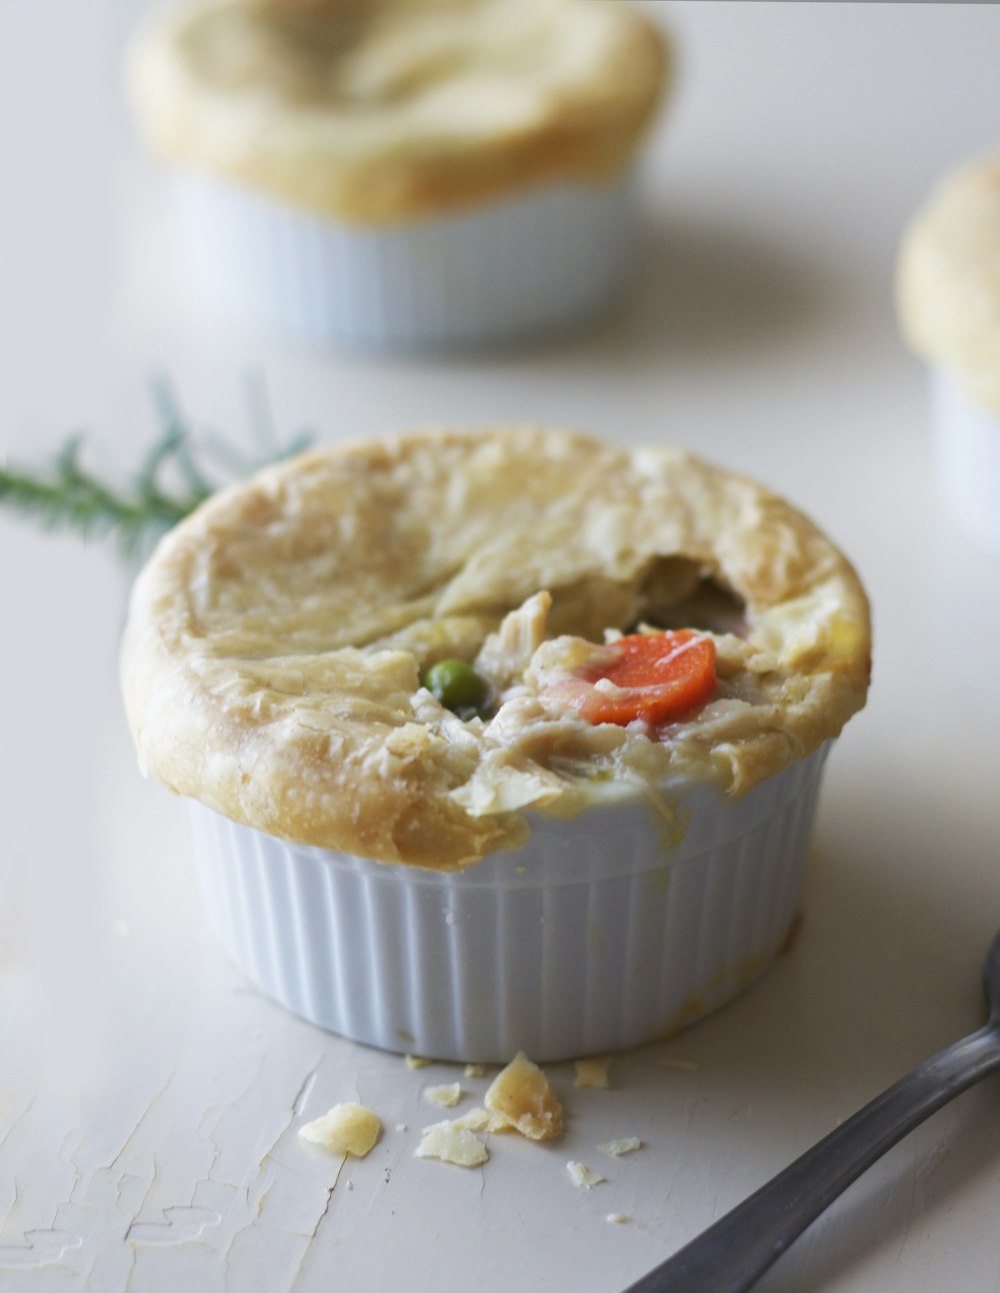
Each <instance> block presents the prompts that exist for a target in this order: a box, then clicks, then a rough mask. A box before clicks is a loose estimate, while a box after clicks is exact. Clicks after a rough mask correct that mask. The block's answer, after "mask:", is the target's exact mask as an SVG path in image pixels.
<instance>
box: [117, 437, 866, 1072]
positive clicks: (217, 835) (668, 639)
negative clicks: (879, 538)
mask: <svg viewBox="0 0 1000 1293" xmlns="http://www.w3.org/2000/svg"><path fill="white" fill-rule="evenodd" d="M122 670H123V683H124V691H125V699H126V706H127V710H128V715H129V720H130V724H131V727H132V731H133V734H134V736H135V740H136V744H137V747H138V750H139V755H140V759H141V762H142V764H143V765H144V767H145V768H147V769H148V770H149V771H150V772H151V773H153V774H154V775H155V776H157V777H158V778H159V779H161V780H162V781H164V782H165V783H166V784H167V785H168V786H170V787H171V788H172V789H174V790H176V791H178V792H180V793H182V794H184V795H187V796H189V797H191V798H192V799H193V800H195V801H197V803H198V805H200V806H201V807H200V808H199V810H198V813H197V817H198V822H199V824H198V827H197V830H198V837H199V839H200V840H201V846H200V847H201V851H202V854H203V860H204V862H205V866H206V870H207V880H206V884H207V889H208V895H209V906H210V911H211V912H212V913H213V916H212V918H213V923H214V924H215V927H216V930H217V932H220V934H221V936H222V938H223V941H224V942H225V943H226V945H227V946H228V947H229V948H230V950H231V951H232V952H233V954H234V956H235V957H236V959H237V961H238V962H239V963H240V964H241V965H242V966H243V967H244V969H246V970H247V972H248V973H250V974H251V977H254V978H256V979H257V980H258V981H259V982H262V983H263V984H264V986H265V987H266V990H268V991H269V992H271V993H272V995H275V996H277V997H278V998H279V999H281V1000H283V1001H285V1002H286V1004H289V1005H291V1006H292V1008H293V1009H296V1010H298V1011H299V1012H300V1013H303V1014H306V1015H307V1016H308V1017H310V1018H313V1019H316V1020H317V1021H318V1022H321V1023H324V1024H325V1026H327V1027H331V1028H334V1029H335V1030H336V1031H338V1032H343V1033H346V1035H348V1036H353V1037H357V1038H359V1039H360V1040H366V1041H373V1042H374V1043H375V1044H378V1045H383V1046H389V1047H395V1048H398V1049H405V1050H408V1051H413V1050H416V1051H419V1052H421V1053H426V1054H433V1055H436V1056H438V1057H440V1058H463V1059H479V1060H482V1059H497V1058H503V1057H504V1056H505V1055H506V1058H509V1056H510V1054H513V1053H515V1051H516V1050H519V1049H524V1050H526V1051H527V1052H528V1053H529V1054H532V1055H533V1056H536V1057H538V1058H542V1059H551V1058H558V1057H562V1056H566V1055H571V1054H577V1055H579V1054H586V1053H588V1052H594V1051H603V1050H607V1049H611V1048H614V1047H616V1046H624V1045H632V1044H635V1043H637V1042H639V1041H644V1040H651V1039H652V1038H653V1037H656V1036H660V1035H663V1034H664V1033H665V1032H667V1031H669V1030H670V1029H671V1028H674V1027H677V1026H679V1024H681V1023H683V1022H686V1021H687V1020H688V1019H690V1018H692V1017H697V1015H698V1014H700V1013H703V1012H704V1010H705V1009H710V1008H711V1007H712V1006H713V1005H714V1004H718V1002H719V1001H720V1000H724V999H726V997H727V996H730V995H732V993H733V992H734V991H736V990H738V988H739V987H740V986H742V985H743V984H744V983H745V982H746V981H748V979H749V978H751V977H752V976H753V975H754V974H755V973H756V972H757V971H758V970H759V969H760V968H761V967H762V965H763V964H764V963H765V962H766V960H767V959H768V958H769V957H770V956H771V955H772V954H773V952H774V951H775V950H776V948H777V946H778V945H779V944H780V941H781V939H782V938H783V937H784V935H785V933H786V931H787V927H788V924H789V922H790V920H791V918H792V915H793V914H794V908H795V903H796V901H797V894H798V884H799V879H800V875H801V869H802V863H803V860H804V856H805V849H806V845H807V841H808V836H809V829H810V824H811V817H812V808H813V805H814V802H815V795H816V792H817V789H818V784H819V773H820V769H821V767H822V763H823V759H824V757H825V755H826V752H827V749H828V745H829V742H830V741H831V739H832V738H833V737H835V736H836V735H837V733H838V732H839V731H840V729H841V727H842V725H843V724H844V722H846V720H847V719H848V718H849V717H850V716H851V714H853V713H854V712H855V711H856V710H858V709H859V708H860V707H861V706H862V704H863V703H864V699H865V694H866V689H867V684H868V674H869V627H868V609H867V602H866V599H865V595H864V592H863V590H862V588H861V586H860V584H859V582H858V579H857V577H856V575H855V574H854V572H853V570H852V569H851V567H850V565H849V564H848V562H847V561H846V559H845V558H844V557H843V556H842V555H841V554H840V553H839V552H838V551H837V549H836V548H834V547H833V545H832V544H831V543H830V542H829V541H828V540H827V539H826V538H825V537H824V536H823V535H822V534H821V533H820V532H819V531H818V530H817V529H816V528H815V527H814V526H813V525H812V523H811V522H809V521H808V520H807V519H806V518H805V517H804V516H802V514H801V513H799V512H797V511H796V510H795V509H793V508H792V507H790V506H789V505H788V504H786V503H784V502H783V501H781V500H780V499H778V498H777V497H775V496H774V495H772V494H770V493H769V492H767V491H766V490H764V489H762V488H761V487H760V486H758V485H756V484H754V483H752V482H750V481H747V480H744V479H741V478H738V477H735V476H732V475H729V474H727V473H725V472H722V471H720V470H718V469H716V468H714V467H711V466H709V465H707V464H705V463H703V462H701V461H699V460H698V459H695V458H693V457H691V456H690V455H688V454H685V453H682V452H680V451H677V450H672V449H665V448H645V449H637V450H635V451H632V452H628V451H624V450H620V449H615V448H611V447H609V446H606V445H603V444H601V443H600V442H598V441H595V440H592V439H589V438H586V437H584V436H580V435H577V434H572V433H569V432H564V431H552V430H543V429H538V428H530V427H509V428H500V429H497V430H494V431H486V432H481V433H462V432H457V431H456V432H453V431H442V432H426V433H416V434H411V435H407V436H402V437H399V438H396V439H389V440H384V441H381V442H374V443H372V442H369V443H366V444H360V445H354V446H349V447H346V448H345V447H341V448H336V449H328V450H322V451H319V452H314V453H310V454H306V455H303V456H302V457H299V458H297V459H295V460H293V461H291V462H289V463H286V464H282V465H280V466H277V467H273V468H269V469H268V470H266V471H264V472H262V473H260V474H258V475H257V476H256V477H254V478H253V479H252V480H250V481H248V482H246V483H245V484H242V485H238V486H235V487H233V488H231V489H229V490H226V491H224V492H223V493H221V494H219V495H217V496H216V497H215V498H214V499H212V500H210V501H209V502H208V503H207V504H205V505H204V506H203V507H202V508H201V509H200V510H199V511H198V512H197V513H195V514H194V515H193V516H192V517H190V518H189V519H188V520H187V521H185V522H183V523H182V524H181V525H180V526H178V527H177V528H176V529H175V530H174V531H173V532H172V533H171V534H170V535H168V536H167V537H166V538H165V539H164V540H163V541H162V543H161V544H160V546H159V548H158V549H157V551H156V553H155V554H154V556H153V558H152V559H151V561H150V562H149V563H148V565H147V567H146V568H145V570H144V571H143V572H142V574H141V575H140V577H139V579H138V580H137V582H136V586H135V589H134V593H133V598H132V604H131V609H130V616H129V623H128V627H127V630H126V635H125V641H124V646H123V658H122ZM470 678H474V679H476V680H478V686H477V687H476V688H474V689H473V690H472V692H470V691H469V690H467V689H466V687H465V684H466V683H467V682H468V681H469V679H470ZM456 679H457V680H458V683H459V686H458V687H457V689H456V687H455V685H454V684H455V681H456ZM207 810H210V811H207ZM276 913H277V915H276ZM695 913H697V914H695ZM713 913H714V914H713ZM722 930H726V931H728V933H727V935H726V936H723V935H722V934H721V931H722ZM513 961H516V962H517V967H516V968H515V967H514V965H513V964H512V962H513ZM276 965H280V966H281V967H282V968H281V969H280V971H279V972H276V971H275V968H274V967H275V966H276ZM267 966H270V967H271V968H270V970H268V969H267V968H266V967H267ZM582 970H585V972H583V973H582ZM692 975H693V976H694V977H692ZM699 976H700V977H699ZM317 981H318V983H319V986H318V983H317ZM345 984H346V985H349V986H347V987H345ZM588 984H589V985H590V987H589V988H588V987H587V985H588ZM289 985H291V986H289ZM626 999H627V1001H628V1006H627V1007H626V1006H625V1005H624V1004H623V1003H624V1002H625V1001H626ZM602 1002H603V1004H601V1003H602Z"/></svg>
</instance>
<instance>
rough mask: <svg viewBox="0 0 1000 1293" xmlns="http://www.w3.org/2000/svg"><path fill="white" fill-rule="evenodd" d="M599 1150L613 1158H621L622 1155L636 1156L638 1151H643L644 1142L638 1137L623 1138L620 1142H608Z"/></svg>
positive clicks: (600, 1146)
mask: <svg viewBox="0 0 1000 1293" xmlns="http://www.w3.org/2000/svg"><path fill="white" fill-rule="evenodd" d="M597 1148H598V1149H599V1150H601V1151H602V1153H605V1154H610V1155H611V1156H612V1157H613V1158H621V1156H622V1154H634V1153H635V1151H636V1150H637V1149H642V1141H641V1140H640V1139H639V1137H638V1136H623V1137H622V1138H621V1139H620V1140H607V1141H605V1142H604V1144H603V1145H598V1146H597Z"/></svg>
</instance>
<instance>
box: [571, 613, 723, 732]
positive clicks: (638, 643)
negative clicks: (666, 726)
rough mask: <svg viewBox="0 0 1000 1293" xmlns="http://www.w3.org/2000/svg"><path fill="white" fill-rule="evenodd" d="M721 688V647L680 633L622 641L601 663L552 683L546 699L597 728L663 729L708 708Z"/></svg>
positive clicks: (603, 655) (697, 635)
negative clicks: (717, 685) (718, 656)
mask: <svg viewBox="0 0 1000 1293" xmlns="http://www.w3.org/2000/svg"><path fill="white" fill-rule="evenodd" d="M715 683H716V677H715V643H714V642H713V641H712V639H711V638H710V637H705V636H703V635H702V634H701V633H695V632H694V631H693V630H692V629H677V630H674V631H670V632H666V633H630V634H628V635H627V636H626V637H622V638H619V639H618V641H617V642H612V643H610V644H609V645H608V646H607V647H605V648H603V649H602V650H601V652H600V656H599V660H598V662H597V663H595V664H594V665H590V666H585V667H584V668H582V669H577V670H576V671H575V672H574V673H573V675H572V676H571V677H568V678H561V679H559V680H558V681H557V682H554V683H552V684H551V686H550V687H548V688H547V689H546V694H547V695H548V696H550V697H551V698H552V699H553V700H555V701H557V702H558V703H559V704H561V705H563V706H565V707H566V708H567V709H573V710H575V711H576V712H577V713H578V714H581V715H582V716H583V717H584V718H585V719H587V720H588V722H591V723H617V724H618V725H619V726H620V727H624V726H626V725H627V724H628V723H632V722H634V721H635V720H636V719H642V720H643V721H644V722H646V723H649V724H651V725H652V726H659V725H660V724H663V723H668V722H670V721H671V720H672V719H675V718H679V717H680V716H681V715H682V714H684V713H686V712H687V711H688V710H690V709H693V708H694V707H695V706H696V705H702V704H704V702H705V701H706V700H707V699H708V698H709V696H710V695H711V694H712V692H713V691H714V690H715ZM597 684H600V685H597Z"/></svg>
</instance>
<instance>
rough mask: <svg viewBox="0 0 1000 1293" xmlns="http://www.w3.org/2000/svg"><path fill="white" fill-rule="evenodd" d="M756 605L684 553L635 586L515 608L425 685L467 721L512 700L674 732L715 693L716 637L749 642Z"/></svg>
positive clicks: (606, 583)
mask: <svg viewBox="0 0 1000 1293" xmlns="http://www.w3.org/2000/svg"><path fill="white" fill-rule="evenodd" d="M746 632H747V621H746V605H745V603H744V601H743V600H742V599H741V598H739V597H738V596H737V595H736V594H735V593H734V592H733V591H732V590H731V589H729V588H728V587H727V586H726V585H725V584H724V583H723V582H722V581H721V580H720V579H719V578H718V577H716V576H715V575H714V574H713V573H712V572H710V571H707V570H706V569H705V568H704V567H703V566H702V565H700V564H699V563H698V562H696V561H693V560H692V559H690V558H688V557H683V556H676V555H672V556H662V557H661V556H657V557H654V558H653V559H652V560H651V561H650V562H649V563H648V564H647V565H646V566H645V568H644V569H643V570H642V571H641V572H640V574H639V575H638V577H637V578H636V579H635V580H632V581H629V582H622V581H614V580H610V579H607V578H599V577H597V578H595V577H592V578H589V579H584V580H579V581H577V582H575V583H573V584H570V585H565V586H563V587H560V588H556V589H555V590H553V591H551V592H550V591H549V590H541V591H540V592H539V593H536V594H535V595H533V596H532V597H529V598H528V599H527V600H526V601H525V602H524V603H523V604H522V605H521V606H519V607H516V608H514V609H512V610H509V611H508V612H507V613H506V614H505V615H504V616H503V617H502V619H501V620H500V623H499V626H498V627H497V629H496V630H495V631H494V632H492V633H490V634H488V635H487V637H486V639H485V641H484V642H483V644H482V645H481V647H480V648H479V650H478V651H477V652H475V653H472V652H470V653H468V657H467V658H463V657H462V656H451V657H449V656H447V655H442V654H440V653H438V654H437V657H436V658H435V659H434V660H433V662H432V663H431V664H430V665H429V666H428V667H427V668H426V669H425V670H424V672H423V674H422V682H423V684H424V686H425V687H427V688H428V689H429V690H430V691H431V692H432V693H433V694H434V696H436V697H437V699H438V700H439V701H440V702H441V704H442V705H444V706H445V707H446V708H447V709H450V710H451V711H452V712H453V713H455V714H456V715H457V716H458V717H459V718H461V719H463V720H470V719H472V718H476V717H478V718H481V719H484V720H487V721H488V720H489V719H491V718H493V717H494V716H495V715H496V713H497V711H498V710H499V709H500V707H501V706H502V705H503V704H504V703H505V701H507V700H509V699H510V698H511V695H512V693H513V694H518V695H521V696H523V695H524V694H525V692H530V693H533V694H535V695H537V696H538V697H539V699H540V700H541V702H542V703H543V705H545V707H546V708H548V709H550V710H555V711H559V710H567V711H571V712H574V713H577V714H580V715H581V716H582V717H584V718H585V719H587V720H588V721H589V722H592V723H616V724H619V725H621V726H626V725H628V724H630V723H633V722H639V723H645V724H647V725H649V726H657V725H662V724H663V723H665V722H668V721H671V720H675V719H678V718H680V717H682V716H684V715H685V714H686V713H689V712H692V711H694V710H696V709H697V708H698V707H699V706H700V705H701V704H703V703H704V702H705V701H706V700H708V699H709V698H710V697H711V696H712V695H713V694H714V692H715V690H716V686H717V682H718V679H717V676H716V653H715V644H714V640H713V637H712V636H711V635H713V634H733V635H736V636H738V637H744V636H745V635H746Z"/></svg>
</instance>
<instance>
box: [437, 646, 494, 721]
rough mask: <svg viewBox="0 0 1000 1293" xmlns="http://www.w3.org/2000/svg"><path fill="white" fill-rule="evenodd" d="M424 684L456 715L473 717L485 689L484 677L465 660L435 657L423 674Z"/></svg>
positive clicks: (483, 697) (481, 701)
mask: <svg viewBox="0 0 1000 1293" xmlns="http://www.w3.org/2000/svg"><path fill="white" fill-rule="evenodd" d="M424 686H425V687H426V688H427V690H428V691H430V692H432V693H433V694H434V695H435V696H436V697H437V698H438V700H439V701H440V702H441V704H442V705H444V707H445V709H450V710H453V711H454V712H455V713H456V714H458V716H459V718H471V717H473V715H475V713H476V712H477V711H478V709H479V707H480V705H481V704H482V703H483V701H484V700H485V699H486V694H487V691H488V688H487V686H486V679H485V678H484V677H483V676H482V674H478V673H476V671H475V669H473V667H472V665H471V664H467V663H466V662H465V661H464V660H438V662H437V664H432V665H431V667H430V668H429V669H428V670H427V672H426V673H425V674H424Z"/></svg>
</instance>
